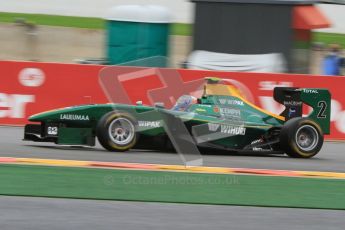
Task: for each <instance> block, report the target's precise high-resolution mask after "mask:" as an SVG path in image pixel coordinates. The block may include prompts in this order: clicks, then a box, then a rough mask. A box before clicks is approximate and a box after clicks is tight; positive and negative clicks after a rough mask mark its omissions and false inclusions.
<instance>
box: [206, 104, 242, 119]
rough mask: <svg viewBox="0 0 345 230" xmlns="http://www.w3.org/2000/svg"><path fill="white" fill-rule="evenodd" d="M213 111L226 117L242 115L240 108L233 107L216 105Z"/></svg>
mask: <svg viewBox="0 0 345 230" xmlns="http://www.w3.org/2000/svg"><path fill="white" fill-rule="evenodd" d="M213 111H214V112H215V113H220V114H221V115H222V116H224V117H237V118H239V117H241V111H240V110H238V109H232V108H220V107H218V106H215V107H214V108H213Z"/></svg>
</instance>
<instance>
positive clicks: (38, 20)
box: [0, 12, 345, 48]
mask: <svg viewBox="0 0 345 230" xmlns="http://www.w3.org/2000/svg"><path fill="white" fill-rule="evenodd" d="M18 18H21V19H25V20H26V21H27V22H30V23H34V24H36V25H48V26H63V27H75V28H88V29H105V21H104V20H103V19H101V18H89V17H74V16H73V17H72V16H57V15H45V14H21V13H3V12H0V22H2V23H13V22H15V21H16V20H17V19H18ZM171 34H172V35H185V36H190V35H192V25H191V24H185V23H174V24H173V25H172V28H171ZM313 42H320V43H324V44H331V43H337V44H340V45H341V46H342V47H343V48H345V34H334V33H320V32H315V33H314V41H313Z"/></svg>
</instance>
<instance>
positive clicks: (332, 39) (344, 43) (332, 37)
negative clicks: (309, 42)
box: [313, 32, 345, 48]
mask: <svg viewBox="0 0 345 230" xmlns="http://www.w3.org/2000/svg"><path fill="white" fill-rule="evenodd" d="M313 38H314V42H321V43H324V44H339V45H340V46H341V47H342V48H345V34H335V33H320V32H315V33H313Z"/></svg>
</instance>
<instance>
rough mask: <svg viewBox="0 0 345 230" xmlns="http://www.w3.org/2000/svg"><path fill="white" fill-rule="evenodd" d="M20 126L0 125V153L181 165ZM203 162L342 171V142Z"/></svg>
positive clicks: (166, 157) (207, 157)
mask: <svg viewBox="0 0 345 230" xmlns="http://www.w3.org/2000/svg"><path fill="white" fill-rule="evenodd" d="M22 138H23V128H22V127H0V157H24V158H47V159H69V160H88V161H115V162H131V163H152V164H178V165H183V164H184V162H183V161H182V160H181V158H180V157H179V155H178V154H177V153H163V152H155V151H146V150H131V151H129V152H124V153H119V152H116V153H114V152H108V151H106V150H104V149H103V148H102V147H101V146H100V145H99V144H97V145H96V147H93V148H86V147H69V146H57V145H55V144H52V143H38V142H26V141H22ZM202 158H203V163H204V166H221V167H233V168H257V169H282V170H305V171H335V172H345V144H344V143H338V142H337V143H335V142H325V144H324V146H323V148H322V150H321V151H320V153H319V154H318V155H316V156H315V157H313V158H311V159H293V158H289V157H287V156H285V155H270V156H267V154H264V155H263V154H254V155H253V154H242V155H236V154H234V153H233V154H231V155H228V154H212V153H209V154H203V155H202Z"/></svg>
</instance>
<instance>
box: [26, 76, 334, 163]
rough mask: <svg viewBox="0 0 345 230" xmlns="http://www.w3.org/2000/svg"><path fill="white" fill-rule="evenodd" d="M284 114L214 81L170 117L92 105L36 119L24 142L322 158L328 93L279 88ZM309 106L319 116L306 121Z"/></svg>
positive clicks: (154, 110) (156, 109) (148, 109)
mask: <svg viewBox="0 0 345 230" xmlns="http://www.w3.org/2000/svg"><path fill="white" fill-rule="evenodd" d="M273 96H274V99H275V100H276V101H277V102H279V103H280V104H282V105H284V106H285V109H284V111H283V112H282V113H281V114H280V115H277V114H273V113H270V112H268V111H266V110H263V109H261V108H259V107H257V106H256V105H254V104H252V103H251V102H249V101H248V100H246V99H245V98H244V97H243V95H242V94H241V92H240V90H239V89H237V88H236V87H235V86H234V85H231V84H230V83H229V82H227V81H226V80H223V79H218V78H206V83H205V86H204V89H203V95H202V96H201V97H200V98H194V97H193V96H190V95H183V96H181V97H180V98H179V99H178V100H177V102H176V105H175V106H174V107H173V108H171V109H167V108H164V105H162V104H161V103H156V104H155V105H154V106H145V105H142V103H140V102H138V103H137V105H125V104H90V105H80V106H73V107H67V108H62V109H57V110H53V111H47V112H44V113H40V114H35V115H33V116H31V117H30V118H29V121H31V122H39V124H28V125H26V126H25V131H24V132H25V133H24V140H31V141H37V142H54V143H56V144H60V145H87V146H94V145H95V138H96V137H97V139H98V141H99V143H100V144H101V145H102V146H103V147H104V148H105V149H107V150H109V151H127V150H129V149H131V148H144V149H175V150H176V151H178V152H180V151H182V152H183V151H189V150H191V151H192V149H193V146H194V148H197V149H201V148H202V149H220V150H225V151H240V150H245V151H267V152H270V151H278V152H281V153H286V154H288V155H289V156H291V157H301V158H309V157H312V156H314V155H316V154H317V153H318V152H319V151H320V149H321V147H322V145H323V141H324V137H323V135H324V134H329V133H330V100H331V96H330V93H329V91H328V90H327V89H311V88H291V87H276V88H275V89H274V95H273ZM303 104H306V105H309V106H310V107H312V108H313V111H312V112H311V113H310V114H309V115H308V116H306V117H302V110H303Z"/></svg>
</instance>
